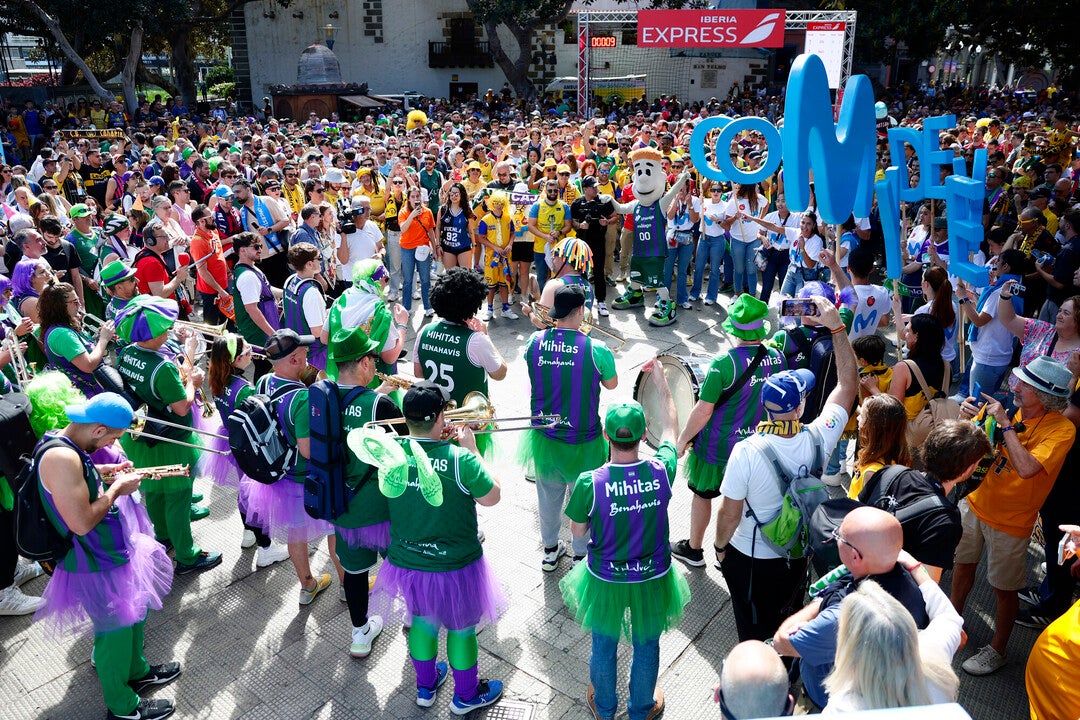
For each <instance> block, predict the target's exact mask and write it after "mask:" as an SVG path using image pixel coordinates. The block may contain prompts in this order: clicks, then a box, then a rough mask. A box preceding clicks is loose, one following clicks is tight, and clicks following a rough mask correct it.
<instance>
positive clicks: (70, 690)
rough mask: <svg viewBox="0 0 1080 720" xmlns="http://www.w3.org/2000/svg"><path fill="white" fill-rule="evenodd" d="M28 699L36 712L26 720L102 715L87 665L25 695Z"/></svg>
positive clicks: (95, 682)
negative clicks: (31, 718) (32, 718)
mask: <svg viewBox="0 0 1080 720" xmlns="http://www.w3.org/2000/svg"><path fill="white" fill-rule="evenodd" d="M28 699H29V700H30V702H31V703H33V704H34V706H35V707H36V708H37V715H32V716H30V717H50V718H57V719H58V720H60V719H61V718H72V717H96V716H97V715H99V714H100V715H104V714H105V703H104V702H102V700H101V685H100V684H99V683H98V679H97V674H96V673H95V672H94V671H93V670H92V669H91V668H90V664H89V663H86V664H84V665H83V666H81V667H79V668H76V669H75V670H71V671H68V672H65V673H64V674H63V675H61V676H60V677H58V678H56V679H54V680H51V681H50V682H48V683H45V684H44V685H41V686H39V687H37V688H36V689H34V690H32V691H31V692H30V693H29V695H28Z"/></svg>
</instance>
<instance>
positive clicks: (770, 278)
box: [760, 250, 791, 303]
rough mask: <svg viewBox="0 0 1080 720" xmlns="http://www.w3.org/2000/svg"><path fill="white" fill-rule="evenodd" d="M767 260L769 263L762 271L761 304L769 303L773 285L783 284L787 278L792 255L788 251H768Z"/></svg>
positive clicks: (766, 252) (766, 253)
mask: <svg viewBox="0 0 1080 720" xmlns="http://www.w3.org/2000/svg"><path fill="white" fill-rule="evenodd" d="M765 258H766V259H767V260H768V263H767V264H766V265H765V269H764V270H762V271H761V296H760V299H761V302H763V303H767V302H769V297H770V296H771V295H772V291H773V285H774V284H775V283H777V282H780V283H783V282H784V278H785V277H786V276H787V271H788V265H789V264H790V263H791V255H790V254H789V253H788V251H787V250H766V251H765Z"/></svg>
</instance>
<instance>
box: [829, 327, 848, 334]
mask: <svg viewBox="0 0 1080 720" xmlns="http://www.w3.org/2000/svg"><path fill="white" fill-rule="evenodd" d="M829 332H830V333H832V334H833V335H839V334H840V333H842V332H847V328H845V327H844V326H843V325H841V326H840V327H838V328H836V329H834V330H833V329H830V330H829Z"/></svg>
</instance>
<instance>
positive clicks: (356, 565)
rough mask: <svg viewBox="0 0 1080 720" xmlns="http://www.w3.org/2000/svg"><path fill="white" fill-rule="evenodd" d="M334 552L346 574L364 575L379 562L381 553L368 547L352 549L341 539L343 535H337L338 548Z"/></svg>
mask: <svg viewBox="0 0 1080 720" xmlns="http://www.w3.org/2000/svg"><path fill="white" fill-rule="evenodd" d="M334 551H335V552H336V553H337V556H338V560H339V561H340V562H341V567H343V568H344V569H345V572H350V573H362V572H364V571H366V570H371V569H372V568H374V567H375V565H376V564H377V563H378V562H379V553H378V552H377V551H375V550H372V549H371V548H366V547H356V548H351V547H349V544H348V543H346V542H345V539H344V538H342V537H341V533H337V546H336V547H335V548H334Z"/></svg>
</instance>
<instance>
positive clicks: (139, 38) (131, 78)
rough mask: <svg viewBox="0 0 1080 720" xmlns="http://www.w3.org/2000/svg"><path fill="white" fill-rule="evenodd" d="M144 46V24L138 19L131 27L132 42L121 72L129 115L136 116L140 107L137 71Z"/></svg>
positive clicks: (125, 106) (125, 104)
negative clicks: (137, 93)
mask: <svg viewBox="0 0 1080 720" xmlns="http://www.w3.org/2000/svg"><path fill="white" fill-rule="evenodd" d="M142 47H143V24H142V20H136V21H135V25H134V26H133V27H132V28H131V44H130V45H128V52H127V57H126V58H125V59H124V70H123V72H121V73H120V85H121V87H122V88H123V95H124V108H125V109H126V110H127V114H128V117H135V111H136V110H138V108H139V101H138V99H137V98H136V97H135V73H136V71H138V69H139V62H140V61H141V60H140V59H141V58H142Z"/></svg>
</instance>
